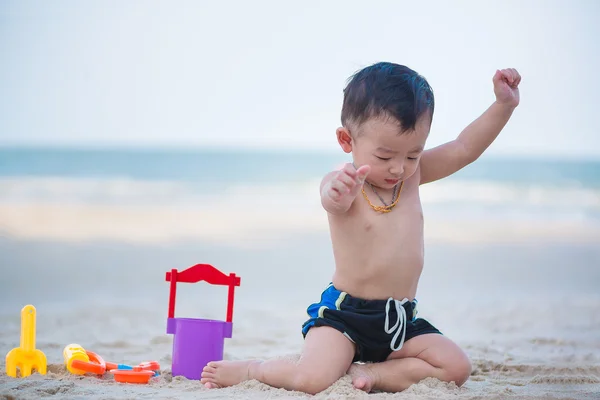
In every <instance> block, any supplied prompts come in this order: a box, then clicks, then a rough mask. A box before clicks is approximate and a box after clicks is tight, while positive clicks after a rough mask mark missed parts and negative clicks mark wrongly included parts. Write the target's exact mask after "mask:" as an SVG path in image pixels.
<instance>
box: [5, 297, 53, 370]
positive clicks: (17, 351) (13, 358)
mask: <svg viewBox="0 0 600 400" xmlns="http://www.w3.org/2000/svg"><path fill="white" fill-rule="evenodd" d="M46 367H47V364H46V355H45V354H44V353H42V351H41V350H38V349H36V348H35V307H34V306H32V305H26V306H25V307H23V309H22V310H21V346H20V347H15V348H14V349H12V350H11V351H9V352H8V354H7V355H6V375H8V376H11V377H13V378H16V377H17V368H19V370H20V371H21V377H22V378H24V377H26V376H29V375H31V371H32V370H33V369H35V370H36V371H37V372H38V373H40V374H42V375H46Z"/></svg>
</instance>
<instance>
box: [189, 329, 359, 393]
mask: <svg viewBox="0 0 600 400" xmlns="http://www.w3.org/2000/svg"><path fill="white" fill-rule="evenodd" d="M354 352H355V347H354V343H352V342H351V341H350V340H348V338H346V337H345V336H344V335H343V334H342V333H341V332H339V331H338V330H335V329H333V328H331V327H328V326H321V327H313V328H311V329H310V330H309V331H308V333H307V335H306V338H305V339H304V347H303V349H302V354H301V356H300V359H299V360H297V361H296V360H294V361H291V360H286V359H271V360H267V361H260V360H248V361H217V362H210V363H208V365H207V366H206V367H204V371H203V372H202V379H201V382H202V383H204V384H205V385H206V386H207V387H209V388H213V387H224V386H231V385H236V384H238V383H240V382H243V381H246V380H249V379H256V380H258V381H260V382H263V383H266V384H267V385H270V386H274V387H277V388H284V389H287V390H297V391H301V392H306V393H310V394H316V393H319V392H321V391H323V390H325V389H327V388H328V387H329V386H331V385H332V384H333V383H334V382H335V381H337V380H338V379H339V378H341V377H342V376H344V375H345V374H346V371H347V370H348V367H349V366H350V365H351V364H352V359H353V358H354Z"/></svg>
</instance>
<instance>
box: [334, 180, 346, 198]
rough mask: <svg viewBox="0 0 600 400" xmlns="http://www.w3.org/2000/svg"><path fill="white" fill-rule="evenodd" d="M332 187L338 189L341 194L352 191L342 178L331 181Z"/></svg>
mask: <svg viewBox="0 0 600 400" xmlns="http://www.w3.org/2000/svg"><path fill="white" fill-rule="evenodd" d="M331 189H333V190H335V191H337V192H338V193H339V194H340V195H345V194H347V193H349V192H350V188H349V187H348V186H346V184H345V183H344V182H342V181H340V180H333V181H331Z"/></svg>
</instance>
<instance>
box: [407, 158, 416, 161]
mask: <svg viewBox="0 0 600 400" xmlns="http://www.w3.org/2000/svg"><path fill="white" fill-rule="evenodd" d="M417 158H418V157H408V159H409V160H411V161H414V160H416V159H417Z"/></svg>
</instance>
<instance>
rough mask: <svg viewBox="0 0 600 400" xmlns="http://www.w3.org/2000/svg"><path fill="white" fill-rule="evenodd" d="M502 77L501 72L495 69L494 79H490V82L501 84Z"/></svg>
mask: <svg viewBox="0 0 600 400" xmlns="http://www.w3.org/2000/svg"><path fill="white" fill-rule="evenodd" d="M502 76H503V75H502V72H501V71H500V70H499V69H497V70H496V73H495V74H494V77H493V78H492V81H493V82H494V83H498V82H501V81H502Z"/></svg>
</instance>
